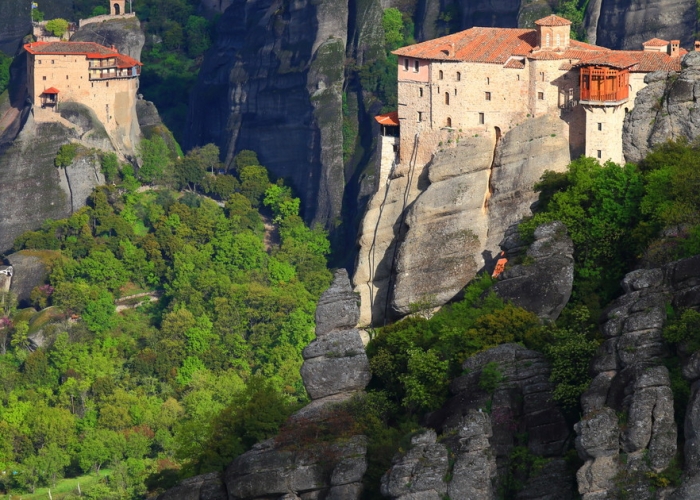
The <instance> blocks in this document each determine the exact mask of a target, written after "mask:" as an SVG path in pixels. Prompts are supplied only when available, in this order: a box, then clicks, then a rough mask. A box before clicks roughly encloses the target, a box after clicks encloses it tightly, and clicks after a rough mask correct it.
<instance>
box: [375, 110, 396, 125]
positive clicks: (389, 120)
mask: <svg viewBox="0 0 700 500" xmlns="http://www.w3.org/2000/svg"><path fill="white" fill-rule="evenodd" d="M374 119H375V120H377V122H379V124H380V125H386V126H388V127H398V126H399V112H398V111H392V112H391V113H386V114H383V115H378V116H375V117H374Z"/></svg>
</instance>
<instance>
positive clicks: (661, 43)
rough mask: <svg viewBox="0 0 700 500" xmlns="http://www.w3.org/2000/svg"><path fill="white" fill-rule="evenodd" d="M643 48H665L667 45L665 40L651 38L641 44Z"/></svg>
mask: <svg viewBox="0 0 700 500" xmlns="http://www.w3.org/2000/svg"><path fill="white" fill-rule="evenodd" d="M642 45H643V46H644V47H665V46H666V45H668V41H667V40H662V39H661V38H652V39H651V40H647V41H646V42H644V43H643V44H642Z"/></svg>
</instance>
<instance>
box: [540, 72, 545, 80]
mask: <svg viewBox="0 0 700 500" xmlns="http://www.w3.org/2000/svg"><path fill="white" fill-rule="evenodd" d="M540 77H541V78H542V81H544V71H540Z"/></svg>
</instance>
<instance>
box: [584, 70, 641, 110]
mask: <svg viewBox="0 0 700 500" xmlns="http://www.w3.org/2000/svg"><path fill="white" fill-rule="evenodd" d="M580 87H581V99H580V102H581V104H593V105H598V106H615V105H618V104H623V103H624V102H626V101H627V99H629V93H630V89H629V70H628V69H615V68H610V67H608V66H583V67H581V69H580Z"/></svg>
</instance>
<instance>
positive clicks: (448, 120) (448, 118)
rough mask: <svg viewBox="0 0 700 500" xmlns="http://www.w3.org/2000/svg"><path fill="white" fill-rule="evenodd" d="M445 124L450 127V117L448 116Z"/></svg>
mask: <svg viewBox="0 0 700 500" xmlns="http://www.w3.org/2000/svg"><path fill="white" fill-rule="evenodd" d="M445 125H447V126H448V127H452V118H450V117H449V116H448V117H447V120H446V122H445Z"/></svg>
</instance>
